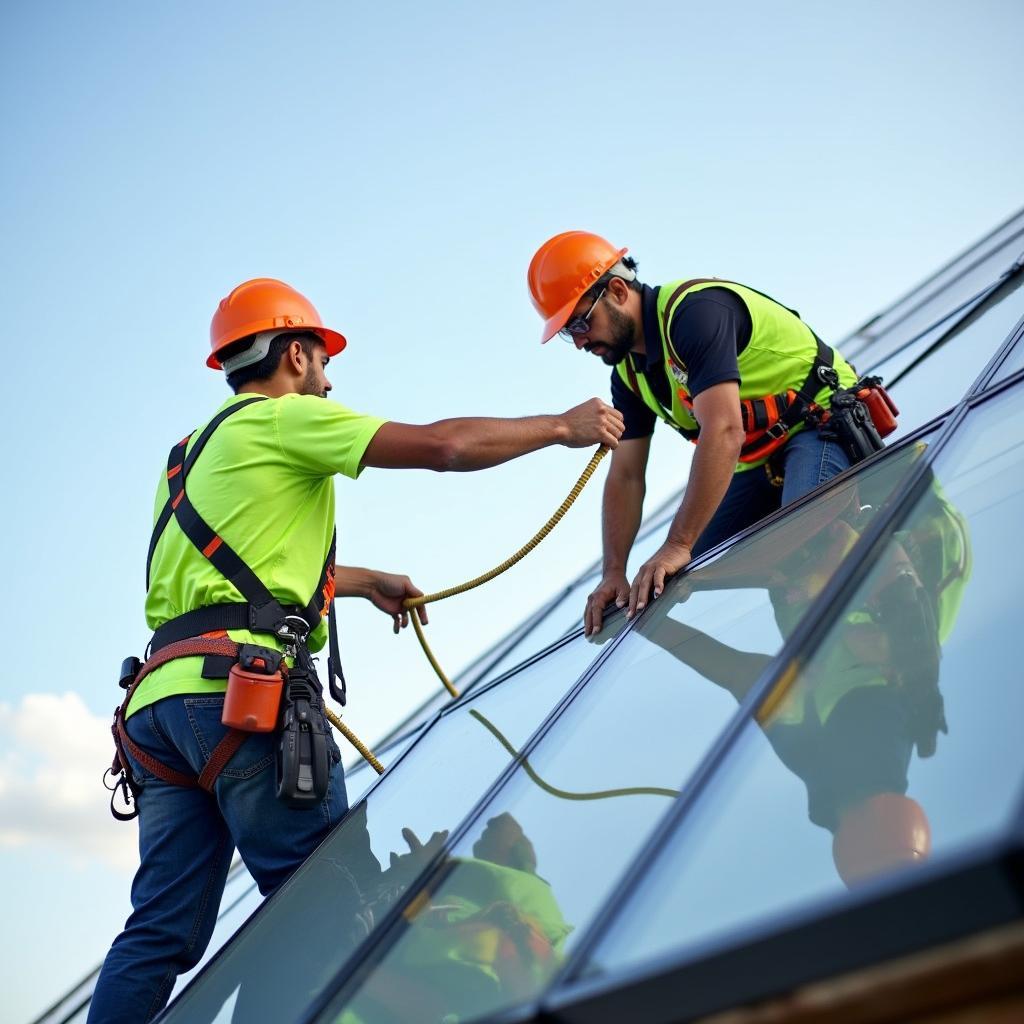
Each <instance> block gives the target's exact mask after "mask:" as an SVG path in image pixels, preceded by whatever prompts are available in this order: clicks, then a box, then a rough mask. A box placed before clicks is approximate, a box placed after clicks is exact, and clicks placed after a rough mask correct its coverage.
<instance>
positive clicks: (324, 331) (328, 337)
mask: <svg viewBox="0 0 1024 1024" xmlns="http://www.w3.org/2000/svg"><path fill="white" fill-rule="evenodd" d="M261 329H265V328H257V330H255V331H246V332H245V333H246V334H250V333H251V334H256V333H258V330H261ZM287 331H294V332H302V333H304V334H315V335H316V336H317V337H318V338H320V339H322V340H323V343H324V348H326V349H327V355H328V356H336V355H337V354H338V353H339V352H341V351H342V349H344V348H345V346H346V345H347V344H348V340H347V339H346V338H345V335H344V334H339V333H338V332H337V331H332V330H330V329H329V328H327V327H282V328H281V333H282V334H284V333H286V332H287ZM242 337H245V334H243V335H242ZM233 344H234V342H231V341H229V342H228V343H227V344H225V345H222V346H221V347H220V348H219V349H218V350H217V351H218V352H220V351H223V350H224V349H226V348H228V346H229V345H233ZM206 365H207V366H208V367H210V369H211V370H220V369H223V367H222V366H221V365H220V360H219V359H218V358H217V352H211V353H210V355H209V357H208V358H207V360H206Z"/></svg>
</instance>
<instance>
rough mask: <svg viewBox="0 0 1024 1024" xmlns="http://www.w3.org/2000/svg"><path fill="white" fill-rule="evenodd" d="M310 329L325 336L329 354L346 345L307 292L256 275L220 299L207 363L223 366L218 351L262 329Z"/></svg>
mask: <svg viewBox="0 0 1024 1024" xmlns="http://www.w3.org/2000/svg"><path fill="white" fill-rule="evenodd" d="M275 328H279V329H280V330H282V331H289V330H298V331H308V332H309V333H311V334H316V335H318V336H319V337H320V338H322V339H323V342H324V345H325V346H326V348H327V354H328V355H329V356H336V355H337V354H338V353H339V352H340V351H341V350H342V349H343V348H344V347H345V345H346V344H348V343H347V342H346V341H345V337H344V335H342V334H339V333H338V332H337V331H331V330H328V329H327V328H326V327H324V325H323V324H322V323H321V321H320V314H319V313H318V312H317V311H316V308H315V307H314V306H313V303H312V302H310V301H309V299H307V298H306V296H305V295H302V294H301V293H299V292H297V291H296V290H295V289H294V288H292V287H291V286H290V285H287V284H285V283H284V281H278V280H276V279H275V278H273V277H256V278H253V279H252V280H251V281H243V282H242V283H241V284H240V285H239V286H238V287H237V288H233V289H232V290H231V292H230V293H229V294H228V296H227V297H226V298H223V299H221V300H220V305H219V306H218V307H217V312H216V313H214V314H213V319H212V320H211V321H210V349H211V351H210V356H209V358H208V359H207V360H206V365H207V366H209V367H210V368H211V369H214V370H219V369H220V368H221V365H220V360H219V359H218V358H217V354H218V353H219V352H221V351H222V350H223V349H225V348H227V346H228V345H231V344H232V343H233V342H236V341H239V340H241V339H242V338H246V337H248V336H249V335H250V334H259V333H260V332H261V331H272V330H274V329H275Z"/></svg>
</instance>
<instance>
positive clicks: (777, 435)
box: [764, 420, 789, 441]
mask: <svg viewBox="0 0 1024 1024" xmlns="http://www.w3.org/2000/svg"><path fill="white" fill-rule="evenodd" d="M788 433H789V427H787V426H786V424H785V423H783V422H782V420H776V421H775V422H774V423H773V424H772V425H771V426H770V427H768V428H767V430H765V432H764V434H765V437H770V438H771V439H772V440H773V441H778V440H780V439H781V438H783V437H785V436H786V435H787V434H788Z"/></svg>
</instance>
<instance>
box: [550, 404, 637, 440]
mask: <svg viewBox="0 0 1024 1024" xmlns="http://www.w3.org/2000/svg"><path fill="white" fill-rule="evenodd" d="M562 420H563V422H564V423H565V425H566V426H567V427H568V428H569V436H568V437H567V438H566V439H565V440H564V441H563V442H562V443H563V444H564V445H565V446H566V447H567V448H586V447H588V446H589V445H592V444H603V445H607V446H608V447H609V448H618V446H619V438H620V437H622V432H623V430H625V429H626V423H625V421H624V420H623V418H622V413H621V412H619V410H618V409H613V408H612V407H611V406H610V405H606V404H605V403H604V402H602V401H601V399H600V398H591V399H590V401H589V402H584V403H583V404H582V405H577V406H575V407H574V408H572V409H570V410H569V411H568V412H566V413H563V414H562Z"/></svg>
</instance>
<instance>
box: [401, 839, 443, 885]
mask: <svg viewBox="0 0 1024 1024" xmlns="http://www.w3.org/2000/svg"><path fill="white" fill-rule="evenodd" d="M402 838H403V839H404V840H405V841H406V843H407V844H408V846H409V852H408V853H402V854H398V853H392V854H391V863H390V864H389V867H388V872H389V876H390V879H391V881H392V882H393V883H395V884H408V883H409V882H411V881H412V879H413V878H414V877H415V876H416V875H417V874H418V873H419V872H420V871H422V870H423V869H424V868H425V867H426V866H427V864H428V863H429V862H430V861H431V860H433V859H434V857H435V856H436V855H437V854H438V853H440V852H441V850H442V849H443V848H444V844H445V841H446V840H447V838H448V832H447V830H444V831H441V832H435V833H434V834H433V835H432V836H431V837H430V838H429V839H428V840H427V841H426V842H425V843H421V842H420V840H419V838H418V837H417V835H416V833H415V832H413V830H412V829H411V828H403V829H402Z"/></svg>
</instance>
